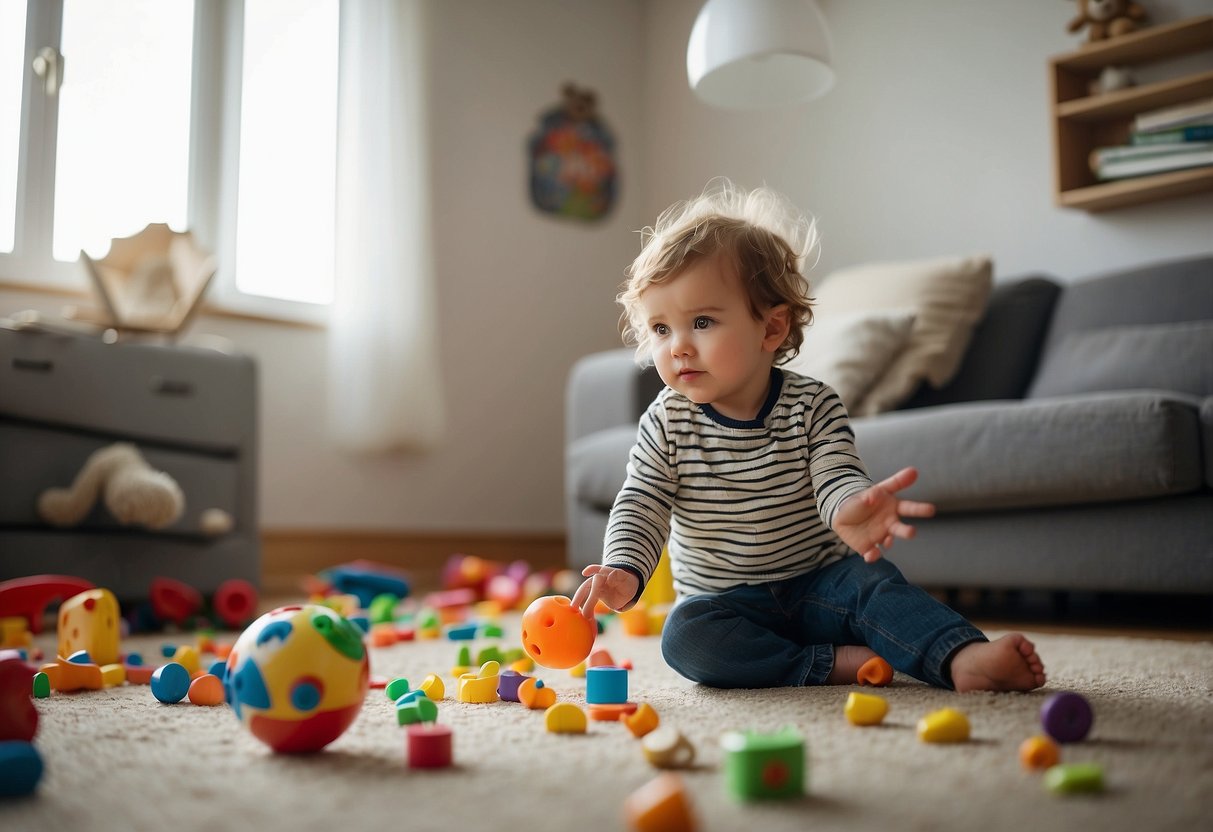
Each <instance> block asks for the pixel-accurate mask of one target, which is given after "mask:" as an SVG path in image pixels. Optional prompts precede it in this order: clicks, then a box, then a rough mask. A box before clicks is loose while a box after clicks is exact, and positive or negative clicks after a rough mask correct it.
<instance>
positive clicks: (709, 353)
mask: <svg viewBox="0 0 1213 832" xmlns="http://www.w3.org/2000/svg"><path fill="white" fill-rule="evenodd" d="M640 307H641V310H642V316H643V317H642V319H643V320H644V321H645V322H646V324H647V326H648V337H649V343H650V344H651V345H652V354H653V363H654V364H655V365H656V367H657V372H658V373H659V374H660V375H661V380H662V381H664V382H665V383H666V384H668V385H669V386H670V387H672V388H674V389H675V390H677V391H678V392H679V393H681V394H683V395H684V396H686V397H687V398H688V399H690V400H691V401H693V402H697V403H699V404H711V405H712V406H713V407H714V408H716V410H718V411H719V412H721V413H722V414H724V415H725V416H728V417H730V418H733V419H740V420H749V419H753V418H754V417H755V415H757V413H758V410H759V408H761V406H762V404H763V401H764V400H765V398H766V394H767V389H768V384H769V381H770V371H771V364H772V360H773V357H774V350H775V349H776V348H778V346H779V343H780V342H782V338H781V337H780V338H773V337H771V336H769V335H768V328H767V324H766V322H765V321H760V320H755V319H754V316H753V315H752V314H751V313H750V305H749V300H748V299H747V297H746V293H745V289H744V288H743V287H742V285H741V280H740V278H738V277H737V275H736V274H735V273H734V272H733V269H732V268H731V267H730V266H729V264H728V263H727V261H724V260H723V258H720V257H713V258H708V259H704V260H700V261H699V262H697V263H695V264H694V265H692V266H690V267H689V268H687V269H686V270H685V271H683V272H682V273H681V274H679V275H678V276H677V277H675V278H673V279H672V280H669V281H667V282H665V283H660V284H656V285H653V286H650V287H649V288H648V289H645V290H644V292H643V293H642V294H641V295H640ZM771 341H774V343H773V345H772V346H769V342H771Z"/></svg>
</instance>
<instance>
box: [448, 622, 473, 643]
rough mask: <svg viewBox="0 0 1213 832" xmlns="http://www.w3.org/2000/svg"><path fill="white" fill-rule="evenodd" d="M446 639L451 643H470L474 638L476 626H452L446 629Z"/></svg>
mask: <svg viewBox="0 0 1213 832" xmlns="http://www.w3.org/2000/svg"><path fill="white" fill-rule="evenodd" d="M446 637H447V638H449V639H450V640H451V641H471V640H472V639H474V638H476V625H475V624H452V625H451V626H450V627H447V628H446Z"/></svg>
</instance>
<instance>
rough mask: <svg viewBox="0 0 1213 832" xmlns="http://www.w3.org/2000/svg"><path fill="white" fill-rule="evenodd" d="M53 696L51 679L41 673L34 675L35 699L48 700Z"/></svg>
mask: <svg viewBox="0 0 1213 832" xmlns="http://www.w3.org/2000/svg"><path fill="white" fill-rule="evenodd" d="M50 695H51V677H50V676H47V675H46V674H45V673H43V672H41V671H39V672H38V673H35V674H34V698H35V699H46V698H47V697H48V696H50Z"/></svg>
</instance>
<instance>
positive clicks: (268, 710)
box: [224, 604, 370, 754]
mask: <svg viewBox="0 0 1213 832" xmlns="http://www.w3.org/2000/svg"><path fill="white" fill-rule="evenodd" d="M369 678H370V664H369V662H368V661H367V652H366V648H365V647H364V646H363V644H362V632H361V631H360V630H359V629H358V628H357V627H355V626H354V625H353V624H351V623H350V622H349V621H347V620H345V619H344V618H342V617H341V616H340V615H339V614H337V613H336V612H334V611H333V610H331V609H329V608H328V607H322V606H319V605H315V604H307V605H304V606H293V607H279V608H278V609H276V610H274V611H272V612H267V613H266V614H265V615H263V616H261V617H260V618H258V619H257V620H256V621H254V622H253V623H252V624H250V625H249V627H248V629H247V630H245V631H244V633H243V634H241V636H240V638H239V639H237V641H236V645H235V647H233V648H232V652H231V655H230V656H228V660H227V677H226V679H225V680H224V693H225V695H226V697H227V701H228V703H229V704H230V705H231V706H232V710H234V711H235V712H236V717H237V718H238V719H239V720H240V722H241V723H242V724H243V725H244V726H245V727H246V728H248V729H249V731H250V732H252V734H253V736H255V737H256V738H257V739H259V740H261V741H262V742H263V743H265V744H266V745H268V746H269V747H270V748H272V749H274V750H275V751H277V752H280V753H284V754H289V753H296V752H307V751H319V750H320V749H322V748H324V747H325V746H326V745H328V744H329V743H330V742H332V741H333V740H335V739H337V738H338V737H339V736H341V735H342V734H343V733H345V729H346V728H348V727H349V726H350V723H352V722H353V721H354V718H355V717H356V716H358V711H359V710H360V709H361V708H362V701H363V699H364V698H365V697H366V690H367V684H368V681H369Z"/></svg>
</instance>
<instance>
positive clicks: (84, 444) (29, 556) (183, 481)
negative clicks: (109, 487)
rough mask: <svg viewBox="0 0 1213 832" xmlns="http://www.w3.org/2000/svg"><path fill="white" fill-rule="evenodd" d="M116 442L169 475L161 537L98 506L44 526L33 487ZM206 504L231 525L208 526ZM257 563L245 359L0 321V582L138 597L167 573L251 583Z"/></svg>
mask: <svg viewBox="0 0 1213 832" xmlns="http://www.w3.org/2000/svg"><path fill="white" fill-rule="evenodd" d="M113 442H132V443H134V444H135V445H136V446H138V448H139V450H140V452H141V453H142V454H143V456H144V458H145V459H146V460H147V461H148V463H149V464H150V465H151V466H152V467H153V468H156V469H157V470H162V471H165V472H166V473H168V474H169V475H170V476H172V477H173V478H174V479H176V481H177V483H178V484H179V485H180V486H181V490H182V491H183V492H184V495H185V511H184V512H183V514H182V515H181V517H180V518H179V519H178V520H177V521H176V522H175V523H173V524H172V525H170V526H167V527H166V528H164V529H160V530H157V531H150V530H147V529H144V528H141V527H133V526H123V525H121V524H120V523H118V522H117V521H116V520H115V519H114V518H113V517H111V516H110V514H109V512H108V511H107V510H106V509H105V507H104V505H102V504H101V501H100V500H98V504H97V505H95V506H94V507H93V510H92V512H91V513H90V514H89V515H88V516H87V517H85V518H84V520H83V521H82V522H81V523H79V524H78V525H76V526H73V527H70V528H56V527H54V526H50V525H48V524H46V523H44V522H43V521H42V520H41V519H40V518H39V516H38V513H37V500H38V495H39V494H41V493H42V491H44V490H45V489H47V488H51V487H65V486H68V485H70V484H71V483H72V480H73V479H74V477H75V476H76V474H77V473H78V472H79V470H80V468H81V467H82V466H83V464H84V462H85V460H86V459H87V458H88V456H89V455H90V454H91V453H92V452H93V451H95V450H97V449H98V448H102V447H105V446H106V445H109V444H111V443H113ZM207 509H220V510H222V511H224V512H226V513H227V514H228V515H229V516H230V517H231V519H232V521H233V522H232V524H231V528H230V529H229V530H227V531H224V532H221V533H214V532H213V531H212V532H209V533H208V531H207V530H206V529H204V527H203V524H202V522H201V519H200V518H201V517H202V514H203V512H204V511H206V510H207ZM259 561H260V549H259V542H258V526H257V369H256V365H255V363H254V362H253V360H252V359H251V358H249V357H248V356H243V355H231V354H226V353H222V352H217V351H212V350H204V349H197V348H190V347H177V346H159V345H151V344H132V343H117V344H107V343H104V342H102V341H100V340H97V339H92V338H84V337H77V336H70V335H62V334H54V333H48V332H43V331H32V330H12V329H4V328H0V580H4V579H8V578H14V577H21V576H24V575H32V574H42V573H51V574H65V575H74V576H77V577H81V578H85V579H87V580H90V581H92V582H94V583H96V584H97V585H98V586H104V587H107V588H108V589H110V590H112V591H113V592H114V593H115V594H116V595H117V596H118V597H119V599H123V600H128V599H129V600H134V599H139V598H146V597H147V593H148V588H149V585H150V583H151V580H152V579H153V578H155V577H159V576H163V577H169V578H176V579H177V580H180V581H184V582H185V583H187V584H190V585H191V586H193V587H195V588H197V589H198V590H200V591H201V592H202V593H203V594H204V595H209V594H210V593H212V592H213V591H214V590H215V589H216V588H217V587H218V585H219V584H220V583H222V582H223V581H225V580H227V579H229V578H243V579H245V580H248V581H251V582H252V583H253V584H254V585H257V584H259V582H260V562H259Z"/></svg>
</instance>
